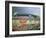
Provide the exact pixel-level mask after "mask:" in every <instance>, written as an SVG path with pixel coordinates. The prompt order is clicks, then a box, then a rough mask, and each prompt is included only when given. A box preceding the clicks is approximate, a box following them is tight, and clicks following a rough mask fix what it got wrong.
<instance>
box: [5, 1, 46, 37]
mask: <svg viewBox="0 0 46 38" xmlns="http://www.w3.org/2000/svg"><path fill="white" fill-rule="evenodd" d="M44 6H45V5H44V3H36V2H18V1H5V37H14V36H32V35H44V34H45V21H44V20H45V12H44V11H45V8H44Z"/></svg>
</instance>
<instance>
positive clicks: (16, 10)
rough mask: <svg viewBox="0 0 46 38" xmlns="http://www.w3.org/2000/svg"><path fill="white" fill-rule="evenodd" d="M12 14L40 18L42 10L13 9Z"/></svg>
mask: <svg viewBox="0 0 46 38" xmlns="http://www.w3.org/2000/svg"><path fill="white" fill-rule="evenodd" d="M12 11H13V12H12V13H13V14H14V15H15V14H16V13H17V14H33V15H37V16H40V8H39V7H12Z"/></svg>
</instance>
